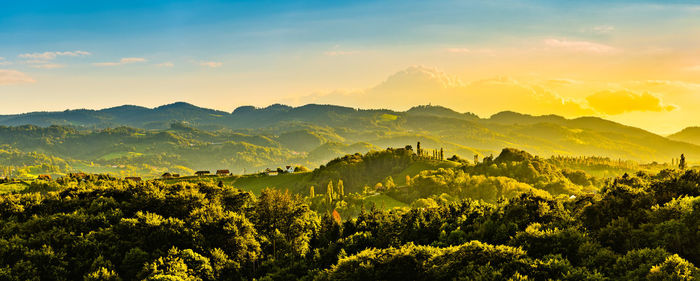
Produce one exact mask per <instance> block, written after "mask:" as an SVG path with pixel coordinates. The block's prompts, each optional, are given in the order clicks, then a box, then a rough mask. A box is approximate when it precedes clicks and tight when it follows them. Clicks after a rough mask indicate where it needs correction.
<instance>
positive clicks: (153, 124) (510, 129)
mask: <svg viewBox="0 0 700 281" xmlns="http://www.w3.org/2000/svg"><path fill="white" fill-rule="evenodd" d="M23 124H32V125H34V126H39V127H47V126H51V125H59V126H64V127H63V128H65V129H61V130H62V131H65V133H62V134H63V135H61V136H57V137H55V138H58V139H57V140H56V141H57V142H50V143H43V144H41V145H54V144H57V143H61V141H66V140H67V139H69V138H75V137H76V136H77V137H78V138H85V136H90V135H99V136H100V137H99V138H96V137H90V138H89V139H90V140H98V139H99V140H105V139H106V138H109V136H114V134H105V132H109V131H111V130H113V129H110V128H117V127H125V128H126V130H127V131H133V132H134V134H137V135H146V136H150V135H156V136H158V137H159V138H160V139H161V140H166V139H169V140H167V142H168V143H175V144H178V143H179V144H181V145H182V144H193V143H194V144H195V145H197V143H201V142H193V141H192V140H191V139H197V140H202V139H216V141H204V143H206V142H210V143H222V142H227V141H233V142H245V143H248V144H253V145H256V146H259V147H263V148H269V149H273V150H274V149H279V150H280V151H279V152H275V153H278V154H279V155H287V156H288V155H293V156H295V157H297V156H298V157H304V159H310V160H309V161H307V162H306V164H313V165H318V164H321V163H324V162H325V161H328V160H330V159H332V158H334V157H337V156H341V155H343V154H345V153H352V152H354V151H352V150H353V149H355V150H357V151H360V152H365V151H367V150H368V149H372V148H386V147H403V146H404V145H406V144H414V143H416V142H417V141H421V142H422V143H423V144H424V145H425V146H426V147H429V148H443V149H444V150H445V151H446V153H447V154H448V155H453V154H456V155H460V156H462V157H464V158H471V157H472V156H473V155H474V154H477V155H480V157H483V156H487V155H490V154H492V153H498V152H499V151H500V149H501V148H503V147H515V148H519V149H524V150H527V151H530V152H532V153H534V154H536V155H542V156H552V155H563V156H582V155H585V156H602V157H610V158H613V159H629V160H636V161H643V162H651V161H657V162H661V163H663V162H671V158H677V157H678V156H679V155H680V154H681V153H685V155H686V156H687V158H688V159H689V161H690V162H691V163H692V162H693V161H694V159H700V146H698V145H695V144H690V143H687V142H684V141H685V139H683V140H684V141H678V140H672V139H669V138H666V137H663V136H660V135H656V134H653V133H650V132H648V131H645V130H643V129H640V128H635V127H629V126H625V125H622V124H619V123H615V122H612V121H608V120H604V119H601V118H596V117H581V118H576V119H566V118H563V117H560V116H555V115H547V116H530V115H525V114H519V113H515V112H501V113H498V114H495V115H493V116H491V117H489V118H480V117H478V116H476V115H474V114H471V113H459V112H455V111H453V110H451V109H449V108H445V107H440V106H429V105H424V106H416V107H414V108H411V109H410V110H407V111H404V112H399V111H392V110H384V109H373V110H358V109H353V108H348V107H341V106H333V105H317V104H308V105H304V106H300V107H290V106H286V105H279V104H275V105H271V106H268V107H265V108H255V107H252V106H243V107H239V108H237V109H236V110H234V111H233V112H231V113H229V112H222V111H217V110H211V109H206V108H200V107H197V106H194V105H191V104H188V103H182V102H179V103H174V104H169V105H164V106H160V107H156V108H145V107H138V106H130V105H126V106H120V107H115V108H108V109H103V110H68V111H63V112H35V113H26V114H19V115H5V116H0V125H6V126H11V127H6V128H3V129H2V130H4V131H5V132H7V133H9V134H11V135H5V136H2V137H3V138H4V139H5V141H3V142H2V143H0V144H7V145H10V146H16V142H8V141H7V139H12V138H15V136H14V135H13V134H26V133H28V132H29V133H32V134H35V133H39V132H42V131H41V130H34V129H27V128H28V127H22V128H24V129H17V127H16V126H21V125H23ZM222 132H223V133H222ZM211 135H214V136H216V137H211ZM241 136H246V137H241ZM42 137H43V136H42ZM17 138H20V137H17ZM61 138H67V139H61ZM242 138H246V140H242ZM265 139H267V140H269V141H265ZM114 141H115V144H116V143H120V142H118V140H114ZM64 143H65V142H64ZM41 145H38V146H36V147H29V146H27V145H24V147H23V148H20V149H22V150H23V151H25V152H46V153H49V154H51V155H52V156H60V155H57V154H55V153H54V152H53V151H52V150H51V149H44V147H41ZM81 145H82V148H83V149H85V150H86V151H101V150H96V149H93V147H92V143H91V142H90V141H89V140H84V142H82V143H81ZM146 146H147V145H146ZM165 147H169V146H165ZM109 149H110V150H113V151H112V152H110V153H115V154H111V155H109V156H108V158H111V157H112V156H114V155H127V154H129V153H132V154H130V155H134V153H135V154H138V155H142V156H143V157H152V156H153V155H154V153H156V152H157V153H159V154H162V153H165V156H164V157H165V158H168V153H167V151H165V152H163V151H153V150H150V151H149V150H147V149H145V148H144V147H143V146H141V145H133V146H128V147H124V146H121V145H116V146H115V147H111V148H109ZM269 149H268V150H266V151H270V150H269ZM242 150H243V149H242V148H239V149H237V150H236V151H242ZM249 150H250V149H248V151H249ZM83 154H84V153H83ZM95 156H97V158H95V159H81V160H91V161H96V160H98V159H99V158H100V157H102V156H104V155H95ZM227 157H228V156H227ZM248 157H254V156H248V155H246V156H245V157H243V158H245V159H249V158H248ZM272 157H273V158H275V159H277V160H275V161H271V162H269V163H267V165H280V164H284V163H289V162H290V161H291V160H290V158H294V157H278V156H272ZM298 157H297V158H298ZM103 159H104V158H103ZM214 160H215V161H216V160H218V159H214ZM256 161H257V160H256ZM265 161H267V160H262V161H257V162H259V165H248V164H240V165H239V164H236V166H229V167H227V168H231V169H236V170H242V169H243V168H252V167H256V168H257V167H260V166H265V165H263V164H266V163H265ZM171 162H172V161H171ZM190 162H192V161H190ZM247 162H251V161H247ZM296 162H298V161H296ZM132 163H133V162H132ZM183 163H184V162H182V163H178V165H182V164H183ZM221 163H222V164H223V163H224V162H221ZM152 164H153V163H150V164H149V165H152ZM227 165H230V164H227ZM246 165H247V166H246ZM156 166H157V165H156ZM185 166H186V165H185ZM187 167H188V168H190V169H198V168H209V167H194V166H187Z"/></svg>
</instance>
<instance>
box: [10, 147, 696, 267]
mask: <svg viewBox="0 0 700 281" xmlns="http://www.w3.org/2000/svg"><path fill="white" fill-rule="evenodd" d="M380 156H381V157H376V159H372V158H373V157H375V156H373V155H371V154H370V155H365V156H364V157H360V158H358V157H352V156H351V157H345V158H339V159H337V160H334V161H333V163H329V165H327V166H325V169H327V171H333V170H335V171H340V175H342V174H343V173H346V172H348V174H352V169H346V168H344V167H351V166H352V164H353V163H358V161H361V162H363V163H364V164H360V165H358V166H365V165H367V166H377V167H381V166H382V165H381V164H382V163H384V162H391V161H394V160H396V162H402V163H403V162H406V163H410V162H411V160H409V159H407V157H408V156H410V153H409V151H408V150H403V151H400V150H394V151H386V152H384V154H383V155H380ZM393 156H395V157H396V159H394V160H390V159H392V158H394V157H393ZM411 157H413V156H411ZM416 160H417V161H418V162H420V161H419V159H416ZM454 160H457V162H461V161H459V160H460V159H454ZM328 167H330V168H328ZM322 169H324V168H319V170H322ZM387 171H388V170H384V171H383V172H387ZM389 172H390V171H389ZM307 174H308V173H307ZM562 176H563V177H562ZM583 176H585V173H583ZM269 178H281V177H280V176H277V177H269ZM569 179H571V180H569ZM579 180H580V178H579V176H577V175H573V174H569V173H568V172H566V171H563V170H560V169H558V168H557V167H556V166H553V165H552V164H550V163H549V162H548V161H547V160H544V159H542V158H540V157H535V156H532V155H530V154H529V153H526V152H523V151H520V150H516V149H504V150H503V151H502V152H501V153H500V154H499V155H498V156H497V157H496V158H492V157H487V158H486V159H484V161H483V162H481V163H479V164H477V165H469V164H466V163H465V165H461V166H457V167H452V168H442V169H440V168H439V169H437V170H426V171H422V172H421V173H420V174H419V175H416V176H413V177H410V179H409V180H408V181H409V182H410V183H408V184H406V185H403V186H389V185H387V187H388V188H379V187H380V186H377V187H375V189H374V190H372V191H370V192H364V191H363V192H362V193H356V192H347V193H346V192H343V188H342V186H343V185H342V184H341V183H340V182H338V181H333V184H332V185H331V184H329V185H328V188H327V189H322V188H320V189H319V190H318V193H314V192H313V191H312V190H309V192H308V193H307V194H306V195H298V194H292V193H289V192H284V191H281V190H279V189H264V190H263V191H262V192H261V193H260V194H259V195H258V196H256V195H254V194H251V193H250V192H246V191H244V190H240V189H238V188H236V187H235V186H231V185H229V184H227V183H223V182H219V183H218V184H217V183H216V182H206V181H200V182H197V183H188V182H178V183H167V182H165V181H161V180H151V181H133V180H122V179H117V178H113V177H110V176H106V175H86V176H79V175H76V176H71V177H65V178H61V179H58V180H54V181H44V180H36V181H34V182H33V183H32V184H31V186H29V188H28V190H24V191H22V192H14V193H10V194H0V280H8V281H20V280H21V281H24V280H87V281H93V280H192V281H195V280H201V281H213V280H280V281H282V280H308V281H311V280H314V281H325V280H426V281H427V280H460V279H458V278H462V280H494V281H495V280H601V281H602V280H697V279H698V278H700V269H698V267H697V265H699V264H700V243H699V241H700V233H699V232H698V231H697V226H698V224H700V214H698V213H696V212H700V210H699V209H698V206H700V188H699V186H700V173H698V171H697V170H685V171H682V170H677V169H668V170H663V171H661V172H659V173H653V174H650V173H645V172H639V173H633V174H632V175H629V174H624V175H621V176H619V177H616V178H614V179H612V180H609V181H606V182H605V184H604V185H603V187H602V188H601V189H598V192H596V193H590V192H586V191H585V190H580V192H577V191H576V190H566V189H558V187H562V186H563V187H566V185H571V184H572V182H573V181H576V182H578V181H579ZM562 183H563V184H564V185H561V184H562ZM539 187H542V188H549V190H550V191H551V193H550V192H548V191H543V190H541V189H539ZM324 190H325V191H326V192H324ZM47 191H48V192H47ZM504 191H505V192H504ZM572 191H573V192H574V193H575V194H576V195H574V196H570V194H571V192H572ZM377 193H379V194H377ZM555 194H559V195H558V196H552V195H555ZM387 196H398V197H400V198H417V200H415V201H414V202H413V203H411V205H410V207H409V206H408V205H406V204H404V205H403V206H398V208H378V206H375V207H372V206H370V204H367V205H365V204H364V203H369V202H370V201H373V200H374V201H377V199H376V198H378V197H384V198H387ZM416 196H417V197H416ZM425 196H427V197H425ZM479 199H481V200H479ZM496 199H497V200H496ZM385 201H386V200H385ZM358 203H363V205H362V206H358ZM377 205H379V204H377ZM353 206H355V207H357V208H355V209H356V210H357V214H356V215H355V216H349V215H347V213H348V212H349V211H350V210H349V209H350V208H351V207H353ZM364 206H367V207H366V208H365V207H364ZM387 209H391V210H387ZM338 211H340V214H339V213H338Z"/></svg>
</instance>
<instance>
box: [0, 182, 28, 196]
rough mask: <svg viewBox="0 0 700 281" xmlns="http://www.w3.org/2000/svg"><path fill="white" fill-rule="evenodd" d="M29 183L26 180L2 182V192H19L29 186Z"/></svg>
mask: <svg viewBox="0 0 700 281" xmlns="http://www.w3.org/2000/svg"><path fill="white" fill-rule="evenodd" d="M28 186H29V184H27V183H25V182H18V183H3V184H0V194H5V193H10V192H19V191H22V190H24V189H25V188H27V187H28Z"/></svg>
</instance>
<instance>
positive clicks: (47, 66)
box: [32, 63, 64, 69]
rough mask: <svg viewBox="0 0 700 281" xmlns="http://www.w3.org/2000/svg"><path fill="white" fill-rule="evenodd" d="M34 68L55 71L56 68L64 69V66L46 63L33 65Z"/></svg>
mask: <svg viewBox="0 0 700 281" xmlns="http://www.w3.org/2000/svg"><path fill="white" fill-rule="evenodd" d="M32 67H33V68H42V69H54V68H63V67H64V65H62V64H56V63H45V64H37V65H32Z"/></svg>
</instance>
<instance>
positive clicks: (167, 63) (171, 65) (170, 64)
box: [156, 61, 175, 67]
mask: <svg viewBox="0 0 700 281" xmlns="http://www.w3.org/2000/svg"><path fill="white" fill-rule="evenodd" d="M156 66H158V67H173V66H175V64H173V63H172V62H169V61H168V62H164V63H159V64H156Z"/></svg>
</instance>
